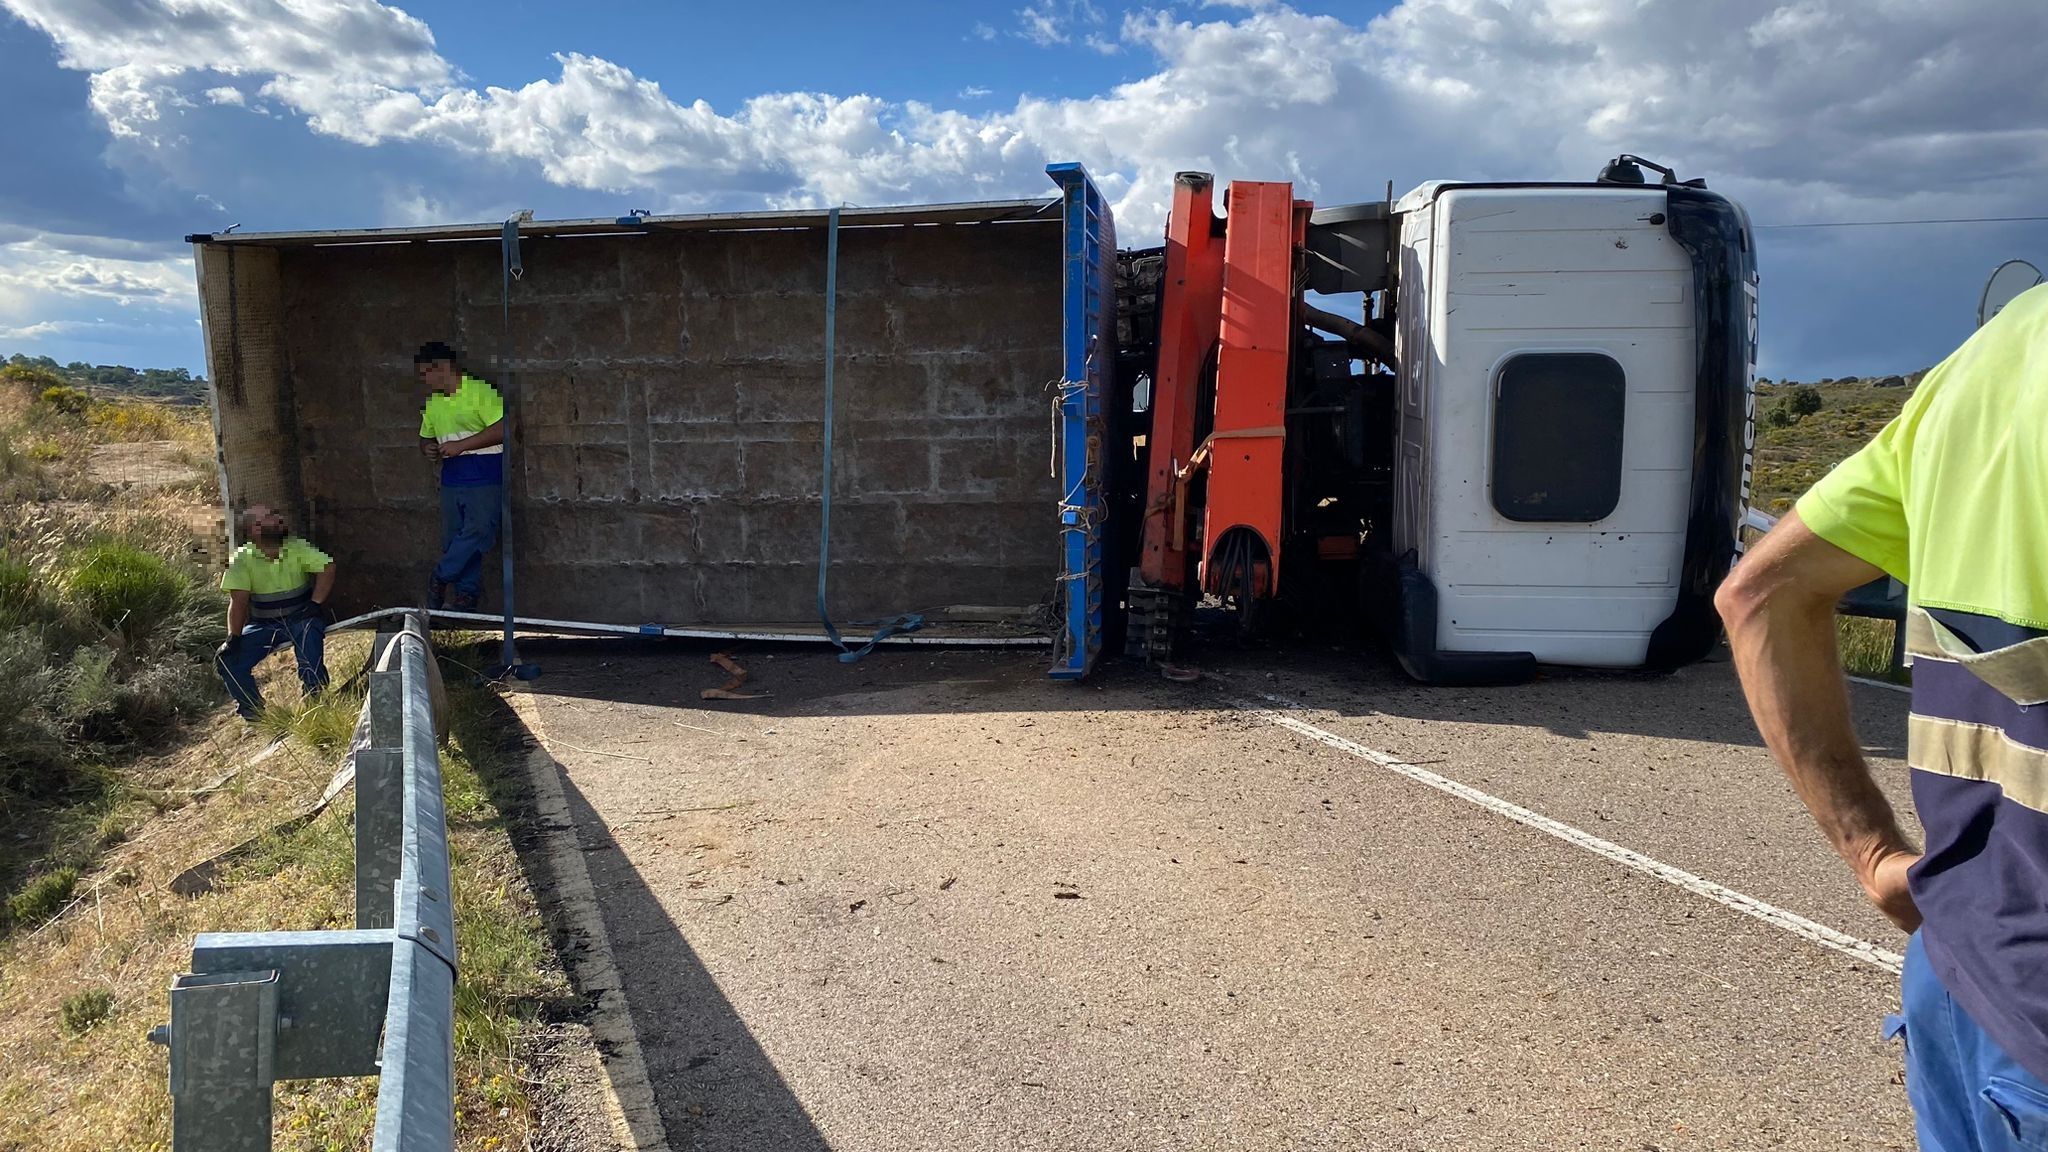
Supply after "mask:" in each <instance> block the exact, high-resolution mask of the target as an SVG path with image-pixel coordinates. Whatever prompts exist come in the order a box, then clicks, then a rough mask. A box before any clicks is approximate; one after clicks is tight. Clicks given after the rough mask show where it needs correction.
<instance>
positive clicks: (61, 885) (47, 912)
mask: <svg viewBox="0 0 2048 1152" xmlns="http://www.w3.org/2000/svg"><path fill="white" fill-rule="evenodd" d="M76 887H78V869H76V868H59V869H57V870H56V871H55V872H45V873H43V874H42V875H41V876H38V877H36V878H35V879H33V880H31V881H29V882H28V886H27V887H25V888H23V889H22V890H21V891H19V892H16V893H15V894H14V895H12V896H9V897H8V898H7V915H8V917H9V918H10V919H12V920H13V921H14V922H15V923H16V924H40V923H42V922H43V921H45V920H48V919H49V918H50V917H52V916H55V915H56V914H57V913H59V912H62V911H63V910H64V905H66V904H68V903H70V901H71V890H72V889H73V888H76Z"/></svg>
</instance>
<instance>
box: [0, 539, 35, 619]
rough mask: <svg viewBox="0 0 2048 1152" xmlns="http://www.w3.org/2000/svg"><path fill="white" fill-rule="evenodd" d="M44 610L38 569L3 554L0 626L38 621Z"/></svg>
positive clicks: (0, 568)
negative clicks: (37, 573) (37, 574)
mask: <svg viewBox="0 0 2048 1152" xmlns="http://www.w3.org/2000/svg"><path fill="white" fill-rule="evenodd" d="M42 610H43V589H42V581H41V580H39V579H37V577H36V570H35V569H33V568H31V567H29V566H28V565H27V564H25V563H23V562H21V561H20V560H16V559H15V558H14V557H12V556H8V555H5V554H4V553H0V628H18V627H21V626H22V625H25V624H33V623H36V622H37V621H38V620H40V619H41V617H42Z"/></svg>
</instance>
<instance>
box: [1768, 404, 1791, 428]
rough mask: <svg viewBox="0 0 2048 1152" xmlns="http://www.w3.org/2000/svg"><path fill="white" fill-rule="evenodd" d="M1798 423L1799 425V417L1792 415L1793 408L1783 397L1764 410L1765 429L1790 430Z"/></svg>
mask: <svg viewBox="0 0 2048 1152" xmlns="http://www.w3.org/2000/svg"><path fill="white" fill-rule="evenodd" d="M1797 423H1799V417H1797V416H1794V415H1793V414H1792V409H1791V407H1790V406H1789V405H1787V404H1786V403H1785V401H1784V399H1783V398H1782V397H1781V398H1779V399H1778V400H1776V401H1774V402H1772V404H1771V406H1770V407H1769V408H1766V409H1764V427H1766V428H1790V427H1791V426H1793V425H1794V424H1797Z"/></svg>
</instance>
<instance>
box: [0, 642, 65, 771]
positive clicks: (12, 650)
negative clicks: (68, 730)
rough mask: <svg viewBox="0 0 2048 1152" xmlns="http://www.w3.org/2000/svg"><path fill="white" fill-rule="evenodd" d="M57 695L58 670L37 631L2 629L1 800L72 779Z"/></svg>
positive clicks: (0, 686)
mask: <svg viewBox="0 0 2048 1152" xmlns="http://www.w3.org/2000/svg"><path fill="white" fill-rule="evenodd" d="M58 696H59V678H58V676H57V671H56V669H54V668H52V667H51V666H50V658H49V654H48V653H47V652H45V651H44V649H43V643H42V641H41V640H40V639H38V638H37V636H36V634H35V633H34V632H33V631H32V630H30V629H27V628H8V629H4V630H0V800H4V798H5V797H7V796H10V795H43V794H47V793H50V792H54V791H56V790H57V789H58V788H59V787H61V786H62V785H63V784H64V783H65V782H66V780H67V779H68V769H69V768H70V766H71V754H70V751H69V749H68V748H67V747H66V746H65V743H64V732H63V730H62V728H60V727H59V726H58V724H57V722H56V719H55V712H56V706H57V703H58Z"/></svg>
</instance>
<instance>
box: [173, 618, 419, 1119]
mask: <svg viewBox="0 0 2048 1152" xmlns="http://www.w3.org/2000/svg"><path fill="white" fill-rule="evenodd" d="M433 661H434V656H433V648H432V646H431V644H430V643H429V641H428V639H427V632H426V628H425V622H424V620H423V618H422V617H420V616H417V615H408V616H407V617H406V618H405V622H404V626H403V630H402V631H400V632H397V633H394V634H392V635H391V636H390V637H388V638H385V637H381V636H380V637H379V643H378V646H377V648H376V650H375V655H374V658H373V664H372V667H373V668H374V669H375V671H372V672H371V673H370V685H369V699H368V700H367V701H365V702H364V705H363V714H362V716H361V717H360V719H359V720H358V721H357V728H356V740H355V746H354V747H353V749H352V750H351V752H350V755H351V757H352V758H353V760H354V765H355V786H356V924H357V928H356V929H355V930H354V931H313V932H249V933H202V934H201V935H200V936H199V937H198V939H196V940H195V941H194V942H193V945H192V972H191V973H188V974H185V975H181V976H178V977H177V978H176V979H175V980H174V981H173V982H172V985H171V1022H170V1024H169V1025H167V1026H165V1027H161V1028H157V1029H155V1030H154V1031H152V1032H151V1033H150V1039H151V1040H153V1041H155V1042H157V1043H160V1044H163V1045H166V1046H167V1047H169V1048H170V1050H171V1099H172V1109H171V1132H172V1140H171V1147H172V1148H173V1149H174V1152H268V1149H269V1148H270V1137H271V1086H272V1084H274V1083H275V1082H276V1081H278V1080H304V1079H315V1078H322V1077H330V1076H379V1077H381V1078H382V1081H383V1083H382V1084H381V1085H379V1088H378V1092H377V1125H376V1134H375V1138H374V1144H373V1148H374V1150H375V1152H400V1150H401V1149H402V1150H404V1152H415V1150H417V1152H446V1150H447V1149H451V1148H453V1147H454V1133H455V1103H454V1084H455V1071H454V1061H455V1044H454V1032H455V958H456V950H455V909H454V902H453V896H454V893H453V891H452V890H451V888H450V884H449V879H450V877H449V867H448V821H447V814H446V809H445V802H444V800H443V798H442V795H441V759H440V746H439V742H438V740H437V739H436V735H435V730H434V696H435V690H436V688H437V687H438V681H437V679H436V675H437V672H436V669H435V667H434V662H433ZM380 1052H381V1059H380Z"/></svg>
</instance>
